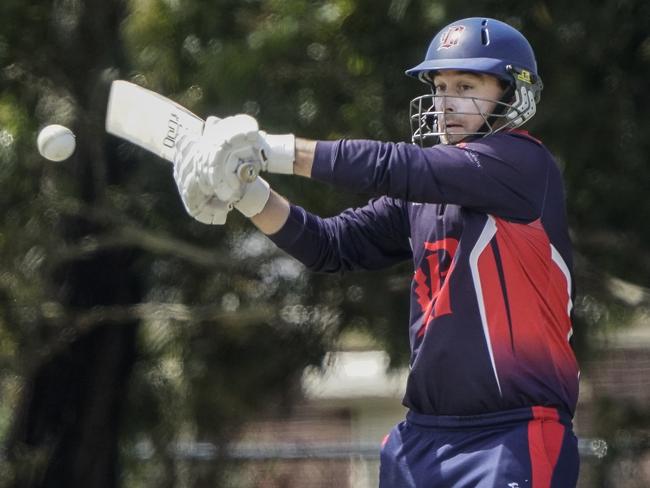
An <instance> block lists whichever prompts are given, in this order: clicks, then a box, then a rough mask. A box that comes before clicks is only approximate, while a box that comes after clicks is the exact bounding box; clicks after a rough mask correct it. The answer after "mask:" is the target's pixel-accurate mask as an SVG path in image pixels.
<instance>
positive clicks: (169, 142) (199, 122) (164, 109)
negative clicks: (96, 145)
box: [106, 80, 257, 183]
mask: <svg viewBox="0 0 650 488" xmlns="http://www.w3.org/2000/svg"><path fill="white" fill-rule="evenodd" d="M203 125H204V120H203V119H202V118H201V117H199V116H197V115H195V114H193V113H192V112H191V111H190V110H188V109H187V108H185V107H183V106H182V105H179V104H178V103H176V102H174V101H172V100H170V99H169V98H166V97H164V96H162V95H160V94H159V93H156V92H154V91H151V90H147V89H146V88H143V87H141V86H139V85H136V84H134V83H130V82H128V81H124V80H115V81H113V83H112V84H111V91H110V94H109V96H108V109H107V111H106V132H108V133H109V134H113V135H115V136H117V137H120V138H122V139H125V140H127V141H129V142H131V143H133V144H135V145H137V146H140V147H141V148H143V149H146V150H147V151H149V152H151V153H153V154H155V155H157V156H159V157H161V158H163V159H165V160H167V161H169V162H172V163H173V162H174V154H175V152H176V140H177V138H178V136H179V135H180V134H181V131H183V130H184V131H188V132H190V133H192V134H196V135H201V134H202V133H203ZM238 176H239V178H240V179H241V180H242V181H243V182H246V183H250V182H251V181H253V180H254V179H255V178H257V170H256V168H255V167H254V166H253V165H252V164H249V163H244V164H242V165H240V167H239V169H238Z"/></svg>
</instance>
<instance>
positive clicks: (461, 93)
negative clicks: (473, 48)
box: [433, 70, 503, 144]
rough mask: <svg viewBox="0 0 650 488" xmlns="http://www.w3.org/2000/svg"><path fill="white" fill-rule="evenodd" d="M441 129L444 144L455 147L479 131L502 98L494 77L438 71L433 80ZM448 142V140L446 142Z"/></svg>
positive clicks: (498, 84) (497, 81)
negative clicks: (454, 145) (440, 113)
mask: <svg viewBox="0 0 650 488" xmlns="http://www.w3.org/2000/svg"><path fill="white" fill-rule="evenodd" d="M433 85H434V87H435V92H436V98H435V103H436V107H435V109H436V111H440V112H442V113H443V115H440V116H439V117H438V125H439V127H438V130H439V131H441V132H443V133H444V134H445V136H444V137H443V142H445V143H447V144H455V143H457V142H460V141H462V140H463V139H464V138H465V137H467V136H468V135H471V134H474V133H476V132H478V131H479V129H480V128H481V127H482V126H483V124H484V123H485V121H486V120H487V119H488V118H489V117H490V114H492V112H493V111H494V109H495V107H496V104H497V103H496V102H497V101H498V100H500V99H501V96H502V95H503V88H502V87H501V84H500V83H499V80H498V79H497V78H496V77H494V76H491V75H485V74H480V73H469V72H466V71H455V70H448V71H439V72H437V73H436V75H435V76H434V77H433ZM444 139H446V140H444Z"/></svg>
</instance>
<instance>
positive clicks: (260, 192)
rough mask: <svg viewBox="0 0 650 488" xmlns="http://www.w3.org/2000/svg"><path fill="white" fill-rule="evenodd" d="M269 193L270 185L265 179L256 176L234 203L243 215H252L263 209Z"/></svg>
mask: <svg viewBox="0 0 650 488" xmlns="http://www.w3.org/2000/svg"><path fill="white" fill-rule="evenodd" d="M270 194H271V187H270V186H269V184H268V183H267V182H266V181H265V180H263V179H262V178H260V177H259V176H258V177H257V178H255V180H253V181H252V182H251V183H249V184H248V186H247V187H246V191H245V192H244V196H243V197H242V198H241V200H239V201H238V202H237V203H235V208H236V209H237V210H239V211H240V212H241V213H242V214H244V216H246V217H253V216H255V215H257V214H258V213H260V212H261V211H262V210H264V207H265V206H266V202H268V200H269V195H270Z"/></svg>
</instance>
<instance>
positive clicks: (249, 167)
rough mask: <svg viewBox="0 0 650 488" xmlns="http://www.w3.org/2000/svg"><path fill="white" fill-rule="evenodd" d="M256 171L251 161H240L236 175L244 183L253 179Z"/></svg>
mask: <svg viewBox="0 0 650 488" xmlns="http://www.w3.org/2000/svg"><path fill="white" fill-rule="evenodd" d="M258 172H259V171H258V170H257V167H256V166H255V165H254V164H253V163H242V164H240V165H239V168H237V176H238V177H239V179H240V180H241V181H242V182H244V183H251V182H252V181H255V178H257V174H258Z"/></svg>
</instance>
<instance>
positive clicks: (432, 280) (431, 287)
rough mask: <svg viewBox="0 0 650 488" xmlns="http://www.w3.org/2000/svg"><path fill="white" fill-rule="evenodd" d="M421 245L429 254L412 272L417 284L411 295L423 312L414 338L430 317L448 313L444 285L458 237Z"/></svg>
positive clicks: (449, 305)
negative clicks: (423, 262)
mask: <svg viewBox="0 0 650 488" xmlns="http://www.w3.org/2000/svg"><path fill="white" fill-rule="evenodd" d="M424 248H425V249H426V250H427V251H430V253H429V254H428V255H427V256H426V263H425V264H423V265H422V266H421V267H420V268H419V269H418V270H417V271H416V272H415V278H414V279H415V283H416V284H417V286H416V288H415V294H416V295H417V297H418V304H419V305H420V309H421V310H422V313H423V317H422V324H421V325H420V329H419V330H418V332H417V337H422V336H423V335H424V333H425V332H426V330H427V327H429V323H430V322H431V321H432V320H433V319H435V318H436V317H440V316H441V315H447V314H450V313H452V312H451V302H450V300H449V287H448V286H445V285H446V284H447V283H448V279H449V276H450V275H451V273H452V271H453V269H454V264H453V263H454V256H455V255H456V249H457V248H458V239H454V238H453V237H448V238H446V239H441V240H439V241H436V242H425V243H424ZM427 268H428V269H427ZM427 282H428V283H427Z"/></svg>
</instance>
